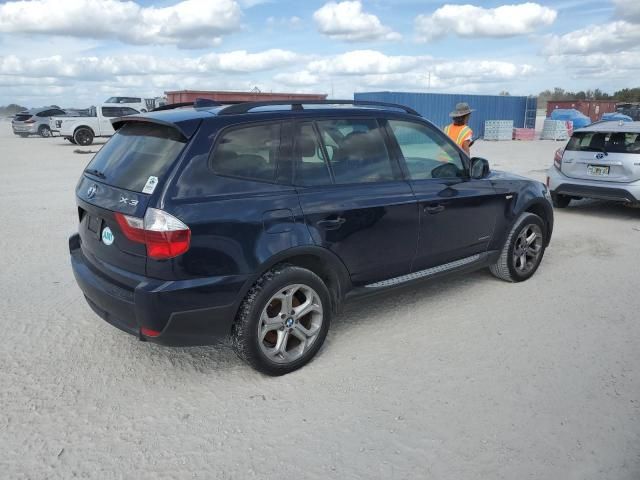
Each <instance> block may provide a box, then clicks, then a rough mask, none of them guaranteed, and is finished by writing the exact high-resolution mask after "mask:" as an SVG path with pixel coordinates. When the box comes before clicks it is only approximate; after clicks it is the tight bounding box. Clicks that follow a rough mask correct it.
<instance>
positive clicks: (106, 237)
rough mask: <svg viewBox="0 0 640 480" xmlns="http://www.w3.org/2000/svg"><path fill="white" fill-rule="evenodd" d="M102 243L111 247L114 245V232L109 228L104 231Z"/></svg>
mask: <svg viewBox="0 0 640 480" xmlns="http://www.w3.org/2000/svg"><path fill="white" fill-rule="evenodd" d="M102 243H104V244H105V245H111V244H112V243H113V232H112V231H111V229H110V228H109V227H105V228H104V230H102Z"/></svg>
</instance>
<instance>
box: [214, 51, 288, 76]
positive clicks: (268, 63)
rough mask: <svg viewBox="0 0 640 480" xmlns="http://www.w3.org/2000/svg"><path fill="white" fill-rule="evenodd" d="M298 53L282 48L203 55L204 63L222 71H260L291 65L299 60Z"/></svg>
mask: <svg viewBox="0 0 640 480" xmlns="http://www.w3.org/2000/svg"><path fill="white" fill-rule="evenodd" d="M298 58H299V56H298V54H296V53H294V52H291V51H288V50H280V49H271V50H265V51H264V52H259V53H248V52H247V51H245V50H238V51H235V52H228V53H213V54H210V55H206V56H204V57H202V59H203V61H204V64H205V65H207V66H209V67H210V68H213V69H215V70H219V71H222V72H230V73H231V72H236V73H238V72H258V71H263V70H271V69H272V68H277V67H282V66H285V65H289V64H291V63H294V62H296V61H297V60H298Z"/></svg>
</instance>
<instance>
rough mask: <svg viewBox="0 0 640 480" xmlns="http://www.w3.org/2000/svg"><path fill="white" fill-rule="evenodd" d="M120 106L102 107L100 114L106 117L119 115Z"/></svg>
mask: <svg viewBox="0 0 640 480" xmlns="http://www.w3.org/2000/svg"><path fill="white" fill-rule="evenodd" d="M121 112H122V109H121V108H120V107H102V116H103V117H107V118H115V117H121V116H122V115H121Z"/></svg>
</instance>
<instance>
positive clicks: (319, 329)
mask: <svg viewBox="0 0 640 480" xmlns="http://www.w3.org/2000/svg"><path fill="white" fill-rule="evenodd" d="M330 321H331V303H330V297H329V291H328V290H327V287H326V285H325V284H324V282H323V281H322V279H320V277H318V276H317V275H316V274H315V273H313V272H311V271H309V270H306V269H304V268H300V267H294V266H291V265H280V266H277V267H275V268H273V269H272V270H270V271H268V272H267V273H265V274H264V275H263V276H262V277H261V278H260V279H259V280H258V281H257V282H256V284H255V285H254V286H253V288H252V289H251V290H250V291H249V293H248V294H247V296H246V297H245V299H244V301H243V303H242V305H241V306H240V309H239V311H238V316H237V318H236V323H235V325H234V329H233V345H234V349H235V351H236V353H237V354H238V356H239V357H240V358H241V359H243V360H244V361H246V362H247V363H249V364H250V365H251V366H252V367H254V368H255V369H256V370H258V371H260V372H262V373H266V374H267V375H274V376H276V375H284V374H286V373H289V372H292V371H294V370H296V369H298V368H300V367H302V366H303V365H305V364H306V363H307V362H309V360H311V359H312V358H313V356H314V355H315V354H316V353H317V352H318V350H319V349H320V347H321V346H322V343H323V342H324V339H325V337H326V336H327V331H328V330H329V323H330Z"/></svg>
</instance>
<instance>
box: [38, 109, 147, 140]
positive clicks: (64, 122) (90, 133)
mask: <svg viewBox="0 0 640 480" xmlns="http://www.w3.org/2000/svg"><path fill="white" fill-rule="evenodd" d="M91 110H92V113H94V114H93V115H90V116H83V117H51V118H50V119H49V126H50V127H51V131H52V132H53V134H54V135H55V134H57V135H59V136H61V137H64V138H65V139H67V140H69V141H70V142H71V143H75V144H77V145H82V146H86V145H91V144H92V143H93V139H94V138H96V137H110V136H112V135H113V134H114V133H115V131H114V130H113V126H112V125H111V119H112V118H117V117H126V116H127V115H135V114H138V113H140V112H139V111H138V110H135V109H133V108H130V107H120V106H115V105H102V106H100V107H97V108H95V109H93V108H92V109H91Z"/></svg>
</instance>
